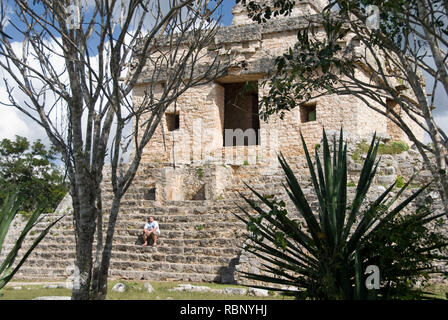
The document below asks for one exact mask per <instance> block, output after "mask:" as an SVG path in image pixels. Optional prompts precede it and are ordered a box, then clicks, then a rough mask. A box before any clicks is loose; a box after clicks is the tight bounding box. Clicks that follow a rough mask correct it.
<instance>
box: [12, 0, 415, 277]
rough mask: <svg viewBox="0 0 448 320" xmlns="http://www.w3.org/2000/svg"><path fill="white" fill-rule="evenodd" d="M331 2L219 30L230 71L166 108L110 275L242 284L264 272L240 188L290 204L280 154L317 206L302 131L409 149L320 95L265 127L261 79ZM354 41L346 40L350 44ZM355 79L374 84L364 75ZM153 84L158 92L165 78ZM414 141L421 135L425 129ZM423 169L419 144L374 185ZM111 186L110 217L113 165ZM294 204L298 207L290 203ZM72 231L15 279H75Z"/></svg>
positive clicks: (383, 126)
mask: <svg viewBox="0 0 448 320" xmlns="http://www.w3.org/2000/svg"><path fill="white" fill-rule="evenodd" d="M325 2H326V1H323V0H318V1H300V2H298V4H297V5H296V8H295V9H294V10H293V13H292V15H291V16H290V17H282V18H277V19H274V20H271V21H269V22H267V23H264V24H256V23H253V22H252V21H251V20H250V19H249V18H248V17H247V16H246V13H245V12H244V10H243V9H242V7H240V6H238V5H237V6H235V7H234V8H233V15H234V17H233V23H232V25H231V26H228V27H223V28H222V29H221V30H220V32H219V33H218V34H217V36H216V37H215V39H214V43H213V45H212V47H213V48H210V52H213V54H218V55H219V57H220V58H221V59H223V60H225V59H228V60H231V61H232V62H233V63H232V67H231V68H229V69H228V70H227V73H226V75H225V76H223V77H222V78H220V79H217V80H216V81H214V82H212V83H210V84H208V85H203V86H199V87H195V88H193V89H190V90H189V91H188V92H186V93H185V94H184V95H182V96H181V97H180V98H179V99H178V100H177V101H176V106H175V108H174V106H172V107H170V109H168V110H167V112H166V113H165V115H164V117H163V119H162V122H161V123H160V125H159V127H158V129H157V131H156V133H155V135H154V136H153V138H152V140H151V141H150V143H149V145H148V146H147V148H146V151H145V153H144V155H143V158H142V165H141V167H140V169H139V172H138V174H137V176H136V178H135V181H134V183H133V185H132V187H131V188H130V189H129V190H128V192H127V194H126V195H125V197H124V198H123V201H122V207H121V212H120V214H119V218H118V222H117V228H116V235H115V238H114V248H113V254H112V262H111V268H110V276H111V277H112V278H120V279H133V280H140V279H145V280H181V281H215V282H223V283H235V282H238V283H244V279H242V278H241V277H240V276H239V274H238V272H237V271H247V270H249V271H252V272H257V268H258V267H259V265H258V262H257V261H256V259H255V258H254V257H251V256H249V255H247V254H245V253H244V250H242V248H241V246H242V245H243V243H244V233H245V226H244V224H242V223H241V222H239V220H238V219H237V218H236V217H235V216H234V213H238V212H239V209H238V207H237V204H238V203H239V204H241V202H242V201H241V198H240V196H239V194H238V192H243V193H245V194H249V193H248V189H247V187H246V186H245V185H244V183H247V184H248V185H250V186H252V187H253V188H254V189H256V190H258V191H259V192H261V193H262V194H264V195H273V196H278V197H280V198H284V199H286V198H287V197H286V195H285V192H284V190H283V187H282V183H283V182H284V176H283V174H282V170H281V168H279V164H278V162H277V154H278V153H280V152H282V153H283V154H284V156H285V157H286V158H287V160H288V161H289V163H290V165H291V167H292V168H293V170H294V171H295V172H296V174H297V176H298V177H299V178H300V180H301V181H303V183H304V187H305V190H309V191H310V195H309V196H310V198H311V199H312V194H311V187H310V186H309V185H308V187H307V184H308V183H309V176H308V169H307V166H306V163H305V159H304V157H303V146H302V144H301V142H300V135H299V134H300V132H302V133H303V135H304V137H305V140H306V141H307V144H308V146H310V147H314V146H315V145H317V144H319V143H320V142H321V138H322V129H323V128H325V129H326V130H327V131H329V132H331V131H333V130H339V129H340V128H341V127H342V128H343V129H344V132H345V134H346V135H347V136H352V137H357V139H358V138H359V139H363V138H365V139H366V140H367V141H370V139H371V136H372V134H373V133H374V132H377V134H378V135H379V136H381V137H383V138H385V139H388V140H392V141H404V142H407V138H406V136H405V135H404V133H402V132H401V131H400V130H398V128H397V127H396V126H395V125H394V124H393V123H392V122H391V121H389V120H388V119H387V118H386V117H384V116H383V115H381V114H379V113H377V112H375V111H373V110H372V109H370V108H368V107H367V106H366V105H365V104H364V103H363V102H362V101H360V100H358V99H357V98H356V97H353V96H325V97H321V98H319V99H317V100H315V101H310V102H309V103H306V104H304V105H299V106H297V107H296V108H295V109H294V110H292V111H290V112H288V113H286V115H285V117H284V119H280V118H277V117H271V119H270V120H269V122H265V121H263V120H260V117H259V106H258V101H259V99H260V97H262V96H263V95H265V94H266V93H267V90H268V89H267V88H265V87H263V86H262V85H261V83H262V82H263V80H264V79H266V78H267V77H268V76H269V74H270V72H271V71H272V67H273V60H274V59H275V57H277V56H279V55H281V54H283V53H284V52H285V50H286V49H288V48H289V47H292V46H293V45H294V44H295V42H296V40H297V32H298V30H300V29H301V28H304V27H305V26H306V25H307V23H308V22H307V19H308V18H309V17H311V18H312V17H313V15H315V14H317V13H318V12H319V11H320V10H321V9H322V8H323V6H324V5H325ZM352 40H353V39H351V38H350V35H348V36H347V40H346V41H347V42H346V43H345V44H343V45H349V43H352V42H351V41H352ZM354 50H356V48H354ZM356 72H357V77H359V78H365V79H369V75H368V74H366V73H365V72H364V71H363V70H362V69H359V70H357V71H356ZM149 84H150V83H149V80H148V79H147V78H145V73H143V75H142V77H141V79H140V82H139V84H138V85H137V87H136V89H135V90H134V99H135V100H136V101H138V100H139V99H142V97H143V95H144V91H145V88H146V87H147V86H148V85H149ZM157 85H158V86H162V85H163V79H162V80H161V81H160V83H158V84H157ZM415 134H416V135H417V136H419V137H421V138H422V139H423V132H422V131H419V129H418V128H415ZM226 135H227V138H226ZM353 147H354V146H353ZM349 161H350V163H349V176H350V177H351V178H353V181H357V180H356V177H357V176H359V172H360V165H359V163H356V162H355V161H354V160H352V159H351V158H350V159H349ZM420 167H421V162H420V160H419V159H418V154H417V152H415V151H413V150H412V149H411V150H409V151H406V152H404V153H403V154H400V155H397V156H388V157H386V156H385V160H383V162H382V163H381V168H380V174H379V175H378V177H377V178H376V181H375V183H376V186H380V185H385V184H388V183H392V182H393V181H395V179H396V177H397V176H398V175H401V176H403V177H410V176H411V175H412V174H413V172H414V171H415V170H417V169H419V168H420ZM104 179H105V181H104V189H103V194H104V196H103V197H104V201H103V203H104V210H105V212H107V207H108V206H110V204H111V199H112V197H111V195H110V192H111V189H110V183H108V177H107V169H106V170H105V178H104ZM376 186H374V187H373V188H376ZM66 201H67V200H66ZM62 207H63V205H61V208H62ZM288 208H289V209H290V211H291V212H293V211H294V209H293V207H292V205H291V204H290V203H288ZM148 215H154V216H155V218H156V220H157V221H158V222H159V224H160V229H161V236H160V243H159V246H158V247H157V248H152V247H145V248H143V247H141V246H139V245H138V244H136V240H137V237H138V235H139V234H141V230H142V228H143V225H144V222H145V220H146V217H147V216H148ZM70 230H72V221H71V217H67V218H66V219H65V220H62V221H61V222H60V223H59V224H58V225H56V226H55V227H54V229H53V230H52V232H51V233H50V234H49V235H48V236H47V237H46V238H45V239H44V241H43V242H42V243H41V244H40V245H39V246H38V247H37V249H36V251H35V252H34V253H33V254H32V255H31V256H30V257H29V260H28V262H27V263H26V264H25V265H24V266H23V267H22V269H21V270H20V273H19V274H18V277H19V278H20V277H22V278H38V279H42V278H67V277H69V276H70V272H71V271H70V270H72V269H70V268H72V266H73V263H74V262H73V260H74V252H75V248H74V235H73V234H70V232H71V231H70ZM67 233H69V234H67Z"/></svg>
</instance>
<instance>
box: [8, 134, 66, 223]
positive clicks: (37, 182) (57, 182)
mask: <svg viewBox="0 0 448 320" xmlns="http://www.w3.org/2000/svg"><path fill="white" fill-rule="evenodd" d="M0 156H1V157H0V205H2V204H3V203H4V201H5V198H6V196H7V194H8V193H9V192H11V191H12V190H14V189H15V188H18V189H19V190H20V191H21V192H23V193H24V194H27V198H26V199H23V202H22V204H21V208H20V210H21V211H22V212H23V213H24V214H25V216H30V215H31V214H32V212H33V210H34V209H35V208H36V207H37V204H38V203H42V202H44V201H45V202H46V203H47V207H46V208H45V209H44V210H45V211H47V212H50V211H53V210H54V209H55V208H56V206H57V205H58V203H59V202H60V201H61V200H62V198H63V197H64V195H65V193H66V191H67V188H66V186H65V185H64V183H63V175H62V174H61V172H60V170H59V169H58V168H57V166H56V165H55V160H56V159H57V152H56V150H55V149H54V148H50V149H46V148H45V146H44V145H43V144H42V143H41V142H40V140H37V141H36V142H34V143H33V144H32V145H31V144H30V143H29V142H28V140H27V139H26V138H25V137H19V136H16V139H15V140H14V141H11V140H9V139H3V140H1V141H0Z"/></svg>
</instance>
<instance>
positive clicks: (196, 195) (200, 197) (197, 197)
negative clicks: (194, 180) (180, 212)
mask: <svg viewBox="0 0 448 320" xmlns="http://www.w3.org/2000/svg"><path fill="white" fill-rule="evenodd" d="M191 200H206V199H205V185H202V186H201V187H200V188H199V190H198V191H196V192H195V193H194V194H193V197H192V198H191Z"/></svg>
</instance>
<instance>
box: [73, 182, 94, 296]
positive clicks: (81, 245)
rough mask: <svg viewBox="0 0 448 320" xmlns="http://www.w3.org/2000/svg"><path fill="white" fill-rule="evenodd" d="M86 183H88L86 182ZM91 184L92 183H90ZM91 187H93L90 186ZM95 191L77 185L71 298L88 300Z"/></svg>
mask: <svg viewBox="0 0 448 320" xmlns="http://www.w3.org/2000/svg"><path fill="white" fill-rule="evenodd" d="M87 185H88V184H87ZM90 185H91V186H92V185H93V184H90ZM92 189H93V188H92ZM94 194H95V192H92V190H91V189H90V190H89V188H86V187H85V185H80V186H79V187H78V197H79V198H78V199H74V200H73V202H75V201H78V203H79V212H74V215H75V218H76V217H79V218H78V221H76V228H77V230H76V233H77V239H76V262H75V270H76V271H75V279H74V286H73V291H72V300H88V299H89V298H90V284H91V279H92V248H93V241H94V234H95V210H96V208H95V201H94V200H95V196H94ZM74 210H75V209H74Z"/></svg>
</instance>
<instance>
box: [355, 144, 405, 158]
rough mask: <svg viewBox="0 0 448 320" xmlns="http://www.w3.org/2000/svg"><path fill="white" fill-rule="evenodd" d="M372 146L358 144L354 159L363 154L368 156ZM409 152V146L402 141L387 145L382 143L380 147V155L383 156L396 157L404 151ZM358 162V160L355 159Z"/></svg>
mask: <svg viewBox="0 0 448 320" xmlns="http://www.w3.org/2000/svg"><path fill="white" fill-rule="evenodd" d="M369 147H370V145H369V144H368V143H367V142H365V141H363V142H360V143H358V144H357V146H356V150H355V152H354V154H353V156H352V157H355V158H356V157H359V155H360V153H362V154H366V153H367V151H368V150H369ZM408 150H409V146H408V145H407V144H406V143H405V142H402V141H392V142H389V143H387V144H384V143H380V144H379V146H378V155H382V154H390V155H394V154H400V153H402V152H404V151H408ZM353 160H356V159H353Z"/></svg>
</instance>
